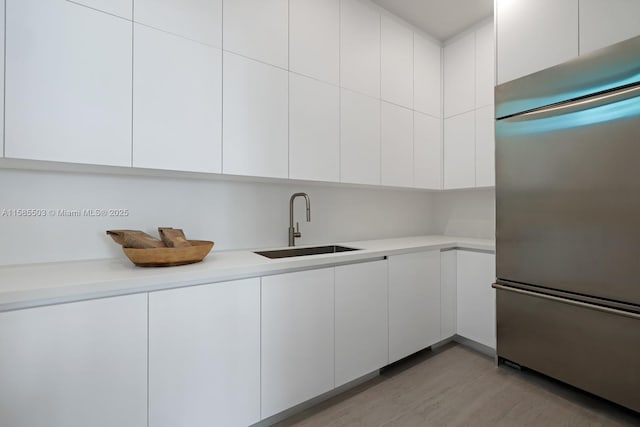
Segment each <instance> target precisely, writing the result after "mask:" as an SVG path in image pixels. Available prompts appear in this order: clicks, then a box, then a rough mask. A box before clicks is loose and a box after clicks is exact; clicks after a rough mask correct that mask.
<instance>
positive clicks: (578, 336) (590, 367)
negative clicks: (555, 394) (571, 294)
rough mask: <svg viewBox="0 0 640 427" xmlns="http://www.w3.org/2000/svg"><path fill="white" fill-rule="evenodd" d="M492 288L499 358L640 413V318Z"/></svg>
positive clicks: (522, 292)
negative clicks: (639, 386) (495, 304)
mask: <svg viewBox="0 0 640 427" xmlns="http://www.w3.org/2000/svg"><path fill="white" fill-rule="evenodd" d="M496 287H497V288H498V289H497V291H496V301H497V312H496V319H497V335H498V348H497V352H498V356H500V357H501V358H505V359H508V360H511V361H513V362H516V363H518V364H520V365H522V366H525V367H528V368H531V369H534V370H536V371H539V372H542V373H544V374H546V375H550V376H552V377H555V378H557V379H559V380H561V381H564V382H566V383H569V384H572V385H574V386H576V387H578V388H581V389H583V390H587V391H589V392H591V393H594V394H597V395H599V396H602V397H604V398H606V399H609V400H611V401H614V402H617V403H619V404H621V405H624V406H626V407H628V408H631V409H634V410H636V411H640V392H639V391H638V385H639V384H640V332H639V331H640V314H634V313H625V312H621V311H618V310H611V309H607V308H603V307H599V306H595V305H591V304H583V303H579V302H578V303H576V302H574V301H571V300H563V299H562V298H555V297H550V296H547V295H542V294H535V293H530V292H527V291H521V290H518V289H509V288H508V287H502V286H500V285H496Z"/></svg>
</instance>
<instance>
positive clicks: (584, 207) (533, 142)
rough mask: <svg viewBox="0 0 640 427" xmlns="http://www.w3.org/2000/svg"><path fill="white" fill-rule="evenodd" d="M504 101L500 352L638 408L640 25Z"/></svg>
mask: <svg viewBox="0 0 640 427" xmlns="http://www.w3.org/2000/svg"><path fill="white" fill-rule="evenodd" d="M550 48H552V47H550ZM495 101H496V273H497V274H496V275H497V283H496V284H495V285H494V287H495V288H496V319H497V325H496V327H497V330H496V332H497V354H498V357H499V360H508V361H510V362H513V363H515V364H518V365H521V366H524V367H527V368H531V369H533V370H536V371H539V372H541V373H544V374H546V375H549V376H551V377H554V378H557V379H559V380H561V381H564V382H566V383H568V384H571V385H573V386H576V387H578V388H581V389H584V390H586V391H589V392H591V393H594V394H596V395H599V396H602V397H604V398H606V399H609V400H611V401H614V402H617V403H619V404H621V405H623V406H626V407H629V408H631V409H634V410H635V411H640V37H638V38H634V39H630V40H627V41H625V42H622V43H619V44H616V45H614V46H611V47H608V48H605V49H602V50H600V51H597V52H594V53H592V54H589V55H587V56H581V57H580V58H578V59H575V60H572V61H569V62H567V63H564V64H561V65H558V66H555V67H552V68H549V69H547V70H543V71H541V72H538V73H535V74H531V75H529V76H525V77H522V78H520V79H517V80H514V81H511V82H508V83H505V84H502V85H500V86H498V87H497V88H496V99H495Z"/></svg>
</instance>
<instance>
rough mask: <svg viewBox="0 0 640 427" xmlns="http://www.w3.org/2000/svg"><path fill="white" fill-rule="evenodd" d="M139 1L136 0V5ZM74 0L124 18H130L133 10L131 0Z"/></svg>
mask: <svg viewBox="0 0 640 427" xmlns="http://www.w3.org/2000/svg"><path fill="white" fill-rule="evenodd" d="M140 1H141V0H136V7H138V2H140ZM74 2H75V3H78V4H83V5H85V6H88V7H90V8H93V9H97V10H101V11H103V12H107V13H110V14H112V15H116V16H120V17H122V18H126V19H131V12H132V10H133V4H132V3H133V0H74Z"/></svg>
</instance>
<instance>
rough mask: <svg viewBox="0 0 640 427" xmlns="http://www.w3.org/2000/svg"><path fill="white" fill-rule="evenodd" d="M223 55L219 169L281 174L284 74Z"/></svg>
mask: <svg viewBox="0 0 640 427" xmlns="http://www.w3.org/2000/svg"><path fill="white" fill-rule="evenodd" d="M223 58H224V60H223V62H224V66H223V68H224V74H223V86H224V89H223V90H224V97H223V111H224V115H223V149H222V150H223V151H222V157H223V173H227V174H232V175H252V176H263V177H273V178H287V175H288V170H287V169H288V160H287V159H288V108H289V105H288V96H287V93H288V84H289V83H288V81H289V78H288V75H287V72H286V71H284V70H281V69H279V68H275V67H272V66H270V65H266V64H262V63H260V62H256V61H252V60H250V59H247V58H243V57H241V56H238V55H234V54H232V53H228V52H224V54H223Z"/></svg>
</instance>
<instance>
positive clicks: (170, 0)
mask: <svg viewBox="0 0 640 427" xmlns="http://www.w3.org/2000/svg"><path fill="white" fill-rule="evenodd" d="M85 1H86V0H85ZM90 1H97V0H90ZM99 1H110V0H99ZM134 20H135V21H136V22H140V23H142V24H145V25H148V26H150V27H153V28H157V29H159V30H162V31H167V32H169V33H171V34H176V35H179V36H182V37H185V38H187V39H190V40H194V41H197V42H200V43H204V44H208V45H210V46H215V47H217V48H222V0H135V8H134Z"/></svg>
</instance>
